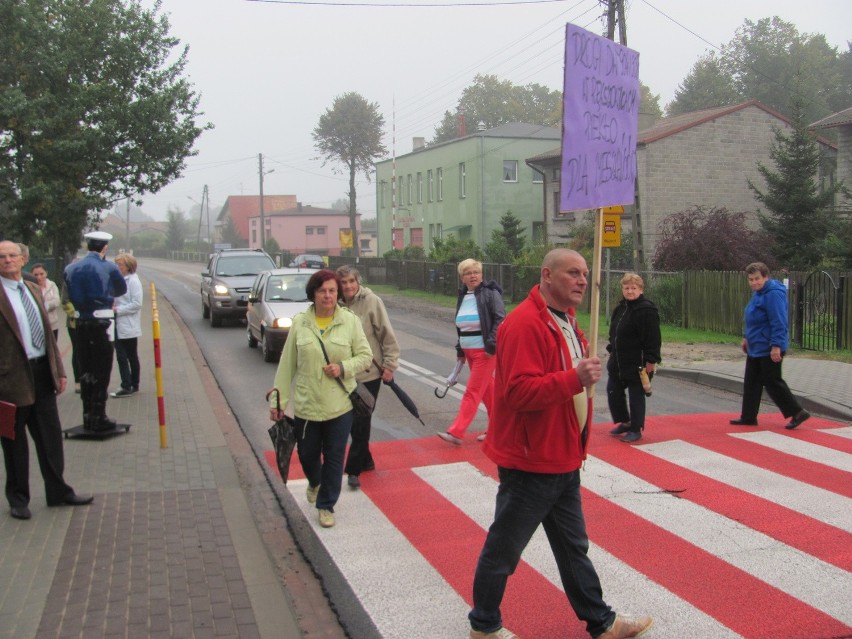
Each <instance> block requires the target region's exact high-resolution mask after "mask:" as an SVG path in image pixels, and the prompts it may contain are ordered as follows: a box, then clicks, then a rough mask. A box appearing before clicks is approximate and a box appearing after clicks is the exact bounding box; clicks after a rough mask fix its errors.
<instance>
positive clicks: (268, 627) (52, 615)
mask: <svg viewBox="0 0 852 639" xmlns="http://www.w3.org/2000/svg"><path fill="white" fill-rule="evenodd" d="M150 306H151V305H150V300H149V299H148V293H147V292H146V304H145V309H144V311H143V317H142V326H143V327H145V328H146V330H145V332H144V335H145V337H143V338H141V339H140V344H139V353H140V359H141V364H142V388H141V391H140V392H139V393H137V394H136V395H133V396H131V397H129V398H124V399H113V398H111V399H110V400H109V402H108V404H107V412H108V414H109V416H110V417H112V418H113V419H116V420H117V421H118V422H120V423H130V424H132V427H131V429H130V432H129V433H127V434H120V435H117V436H115V437H113V438H111V439H106V440H103V441H97V440H84V439H79V438H76V439H75V438H71V439H65V440H64V448H65V468H66V471H65V479H66V480H67V481H68V483H69V484H70V485H72V486H73V487H74V488H75V490H76V491H77V492H78V493H80V494H87V493H93V494H94V496H95V501H94V503H93V504H92V505H91V506H83V507H76V508H71V507H64V508H47V507H46V503H45V498H44V487H43V483H42V481H41V475H40V473H39V470H38V463H37V461H36V458H35V453H34V447H33V446H32V445H31V446H30V451H31V467H30V487H31V492H32V501H31V503H30V509H31V510H32V513H33V517H32V519H30V520H28V521H18V520H15V519H12V518H11V517H9V515H8V508H6V505H5V504H4V507H3V510H4V511H5V512H3V513H2V516H0V538H2V539H3V543H2V546H0V548H2V550H0V638H6V637H9V638H11V637H15V638H21V637H39V638H41V637H85V638H86V639H89V638H92V637H130V638H136V637H176V636H180V637H241V638H251V637H280V638H284V639H295V638H298V637H302V636H303V635H304V634H308V635H310V636H323V637H342V636H343V634H342V632H341V631H340V629H339V625H338V624H337V621H336V618H335V617H334V615H333V613H332V612H331V611H330V608H329V607H328V603H327V600H326V598H325V596H324V594H323V592H322V589H321V586H320V584H319V583H318V582H317V580H316V579H315V577H314V575H313V572H312V571H311V569H310V567H309V566H308V565H307V564H306V563H305V562H304V560H303V559H302V557H301V555H300V553H299V551H298V548H297V546H296V544H295V543H294V542H293V539H292V537H291V536H290V533H289V531H288V530H287V523H286V521H285V519H284V517H283V516H282V513H281V508H280V505H279V504H278V502H277V501H276V499H275V496H274V493H273V491H272V490H270V488H269V485H268V483H267V482H266V479H265V476H264V475H263V473H262V471H261V470H260V468H259V466H258V461H257V458H256V457H255V455H254V453H253V451H252V450H251V448H250V446H249V444H248V442H247V441H246V440H245V438H244V437H243V435H242V432H241V431H240V430H239V427H238V425H237V424H236V422H235V421H234V419H233V417H232V416H231V414H230V411H229V410H228V408H227V405H226V404H225V402H224V398H223V397H222V396H221V393H220V392H219V390H218V387H217V386H216V384H215V380H213V378H212V375H211V374H210V372H209V370H208V369H207V368H206V366H205V365H204V362H203V359H202V358H201V356H200V353H199V352H198V350H197V347H196V345H195V343H194V341H193V340H192V339H189V340H188V339H187V337H188V336H189V334H188V333H187V332H186V329H185V328H184V327H183V325H182V323H180V321H179V319H178V318H177V317H176V315H175V314H174V313H173V311H172V310H171V307H169V306H168V304H167V303H166V302H165V301H164V300H162V299H161V300H159V306H160V313H159V317H160V330H161V352H162V354H163V385H164V388H165V410H166V422H167V434H168V440H167V447H166V448H165V449H162V448H161V447H160V435H159V417H158V410H157V396H156V388H155V382H154V355H153V347H152V345H151V341H150V340H151V331H150V326H151V308H150ZM146 340H147V341H146ZM59 342H60V348H61V350H62V352H63V355H64V359H65V366H66V370H67V372H68V375H69V390H67V391H66V392H65V393H64V394H63V395H61V396H60V397H59V411H60V415H61V418H62V423H63V427H64V428H66V429H67V428H70V427H72V426H76V425H77V424H79V423H80V422H81V413H82V408H81V402H80V397H79V395H76V394H75V393H74V386H73V379H71V377H72V373H71V364H70V345H69V341H68V336H67V333H66V332H65V331H64V330H63V331H62V332H61V334H60V339H59ZM117 379H118V371H117V367H114V370H113V383H112V384H111V386H110V388H111V389H114V388H116V387H117V386H118V384H117V382H116V380H117ZM0 478H2V480H3V481H5V471H4V470H3V468H2V465H0ZM241 484H242V487H241ZM249 501H250V502H251V504H249ZM300 626H301V627H300Z"/></svg>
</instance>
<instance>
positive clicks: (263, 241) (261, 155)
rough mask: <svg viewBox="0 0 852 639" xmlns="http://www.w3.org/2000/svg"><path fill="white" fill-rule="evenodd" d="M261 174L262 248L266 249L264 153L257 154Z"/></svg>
mask: <svg viewBox="0 0 852 639" xmlns="http://www.w3.org/2000/svg"><path fill="white" fill-rule="evenodd" d="M257 161H258V165H259V169H258V173H259V174H260V248H262V249H264V250H265V249H266V233H265V222H264V220H263V153H258V154H257Z"/></svg>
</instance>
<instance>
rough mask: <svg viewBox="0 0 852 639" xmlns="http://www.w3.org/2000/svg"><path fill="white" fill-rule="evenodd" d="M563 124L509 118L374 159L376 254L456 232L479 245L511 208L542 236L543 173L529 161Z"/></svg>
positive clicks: (529, 232) (427, 244)
mask: <svg viewBox="0 0 852 639" xmlns="http://www.w3.org/2000/svg"><path fill="white" fill-rule="evenodd" d="M560 139H561V134H560V131H559V129H554V128H552V127H545V126H539V125H534V124H524V123H520V122H511V123H508V124H503V125H501V126H498V127H495V128H493V129H485V128H484V127H482V128H481V129H480V130H478V131H476V132H475V133H473V134H471V135H466V136H464V137H460V138H456V139H455V140H450V141H447V142H441V143H439V144H435V145H432V146H426V145H425V144H423V138H415V143H414V147H415V148H414V150H413V151H412V152H411V153H408V154H406V155H401V156H399V157H397V158H396V159H395V160H394V159H392V160H384V161H382V162H378V163H376V219H377V223H378V254H379V255H383V254H384V253H385V252H387V251H389V250H390V249H391V248H398V249H402V248H405V247H406V246H422V247H423V248H424V249H426V251H427V252H428V251H429V250H430V249H431V247H432V242H433V241H434V239H435V238H445V237H448V236H449V235H451V234H452V235H454V236H455V237H457V238H458V239H461V240H467V239H471V240H474V241H475V242H477V243H478V244H479V245H480V246H485V244H487V243H488V242H489V241H490V240H491V232H492V231H493V230H495V229H499V228H500V218H501V217H502V216H503V215H505V213H506V211H512V213H513V214H514V215H515V217H517V218H519V219H520V220H521V221H522V222H523V228H524V230H525V231H526V236H527V237H528V238H531V239H536V238H540V237H542V236H543V233H544V228H545V225H544V200H543V197H544V195H543V175H542V174H541V173H539V172H538V171H536V170H534V169H532V168H531V167H529V166H528V165H527V164H526V159H527V158H529V157H532V156H535V155H539V154H541V153H544V152H545V151H549V150H551V149H552V148H553V147H554V145H557V144H558V143H559V141H560Z"/></svg>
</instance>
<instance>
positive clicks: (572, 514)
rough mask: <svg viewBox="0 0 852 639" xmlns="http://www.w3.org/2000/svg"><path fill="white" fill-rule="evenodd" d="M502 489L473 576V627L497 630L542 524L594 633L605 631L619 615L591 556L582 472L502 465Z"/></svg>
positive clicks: (570, 593)
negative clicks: (506, 596) (513, 579)
mask: <svg viewBox="0 0 852 639" xmlns="http://www.w3.org/2000/svg"><path fill="white" fill-rule="evenodd" d="M497 470H498V474H499V476H500V487H499V488H498V490H497V507H496V509H495V512H494V523H492V524H491V528H489V530H488V536H487V537H486V539H485V545H484V546H483V548H482V552H481V553H480V555H479V562H478V563H477V565H476V574H475V575H474V578H473V610H471V611H470V614H468V619H470V625H471V627H472V628H473V629H474V630H479V631H480V632H493V631H495V630H497V629H499V628H501V627H502V625H503V620H502V617H501V616H500V603H501V602H502V601H503V593H504V592H505V590H506V582H507V581H508V579H509V575H511V574H513V573H514V572H515V568H516V567H517V565H518V562H519V561H520V560H521V553H523V551H524V548H526V547H527V544H528V543H529V541H530V538H531V537H532V535H533V533H534V532H535V531H536V529H537V528H538V526H539V524H542V525H543V526H544V532H545V533H546V534H547V540H548V541H549V542H550V548H551V550H552V551H553V557H554V558H555V559H556V566H557V567H558V569H559V575H560V577H561V578H562V587H563V589H564V590H565V595H566V596H567V597H568V602H569V603H570V604H571V607H572V608H573V609H574V613H575V614H576V615H577V617H578V618H579V619H580V620H582V621H585V622H586V630H587V631H588V632H589V634H590V635H592V636H593V637H597V636H598V635H600V634H603V633H604V632H606V630H607V628H609V627H610V626H611V625H612V624H613V622H614V621H615V613H614V612H613V611H612V608H610V607H609V606H608V605H607V604H606V603H605V602H604V600H603V592H602V590H601V583H600V579H599V578H598V574H597V572H595V567H594V566H593V565H592V562H591V560H590V559H589V557H588V554H587V553H588V550H589V538H588V536H587V535H586V522H585V519H584V518H583V509H582V504H581V501H580V471H579V470H576V471H574V472H571V473H562V474H556V475H550V474H540V473H528V472H525V471H522V470H511V469H508V468H498V469H497Z"/></svg>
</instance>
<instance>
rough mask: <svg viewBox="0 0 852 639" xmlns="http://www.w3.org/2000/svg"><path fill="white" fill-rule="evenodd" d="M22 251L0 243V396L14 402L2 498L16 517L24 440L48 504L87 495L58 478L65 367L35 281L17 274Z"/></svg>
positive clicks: (25, 484)
mask: <svg viewBox="0 0 852 639" xmlns="http://www.w3.org/2000/svg"><path fill="white" fill-rule="evenodd" d="M21 270H22V260H21V251H20V248H19V247H18V245H17V244H15V243H14V242H6V241H4V242H0V400H3V401H5V402H9V403H10V404H14V405H15V406H16V410H15V438H14V439H7V438H5V437H3V438H0V443H2V447H3V461H4V462H5V464H6V499H7V500H8V501H9V506H10V508H11V515H12V517H14V518H16V519H29V518H30V517H31V514H30V509H29V502H30V487H29V458H30V453H29V444H28V441H27V430H29V433H30V436H31V437H32V438H33V442H34V443H35V447H36V455H37V456H38V463H39V467H40V469H41V475H42V477H43V478H44V490H45V496H46V498H47V505H48V506H62V505H68V506H83V505H86V504H90V503H92V499H93V498H92V496H82V495H77V494H75V493H74V489H73V488H71V487H70V486H69V485H68V484H66V483H65V480H64V479H63V478H62V475H63V472H64V468H65V457H64V454H63V450H62V426H61V424H60V423H59V411H58V410H57V407H56V395H57V394H58V393H61V392H62V391H64V390H65V383H66V379H65V369H64V368H63V366H62V357H61V355H60V353H59V348H58V347H57V346H56V340H55V339H54V337H53V331H51V330H50V324H49V322H48V319H47V313H46V311H45V309H44V305H43V303H42V301H41V294H40V293H39V290H38V288H37V286H35V285H32V284H29V283H26V282H24V281H23V278H22V276H21Z"/></svg>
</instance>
